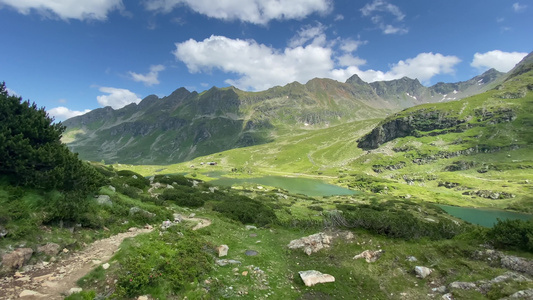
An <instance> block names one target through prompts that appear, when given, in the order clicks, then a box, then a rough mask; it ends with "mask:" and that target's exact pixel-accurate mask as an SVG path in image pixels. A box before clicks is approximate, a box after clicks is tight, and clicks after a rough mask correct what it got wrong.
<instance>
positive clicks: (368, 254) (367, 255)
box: [353, 249, 384, 263]
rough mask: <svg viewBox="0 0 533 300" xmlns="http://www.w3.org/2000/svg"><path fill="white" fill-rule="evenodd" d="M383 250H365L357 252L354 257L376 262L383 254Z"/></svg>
mask: <svg viewBox="0 0 533 300" xmlns="http://www.w3.org/2000/svg"><path fill="white" fill-rule="evenodd" d="M383 252H384V251H383V250H381V249H380V250H376V251H371V250H365V251H363V252H361V253H359V254H357V255H356V256H354V257H353V259H359V258H364V259H365V260H366V262H367V263H371V262H375V261H376V260H378V259H379V258H380V257H381V255H382V254H383Z"/></svg>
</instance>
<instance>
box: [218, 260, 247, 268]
mask: <svg viewBox="0 0 533 300" xmlns="http://www.w3.org/2000/svg"><path fill="white" fill-rule="evenodd" d="M215 263H216V264H217V265H219V266H221V267H223V266H227V265H240V264H241V262H240V261H238V260H233V259H217V260H216V262H215Z"/></svg>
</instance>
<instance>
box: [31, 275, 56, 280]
mask: <svg viewBox="0 0 533 300" xmlns="http://www.w3.org/2000/svg"><path fill="white" fill-rule="evenodd" d="M53 275H54V273H50V274H46V275H42V276H38V277H33V278H32V280H33V281H35V282H41V281H45V280H48V279H49V278H50V277H52V276H53Z"/></svg>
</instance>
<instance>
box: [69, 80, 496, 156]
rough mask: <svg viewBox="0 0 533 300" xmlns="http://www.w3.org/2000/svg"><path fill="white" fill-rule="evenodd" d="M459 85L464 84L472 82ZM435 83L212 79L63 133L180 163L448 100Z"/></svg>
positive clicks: (107, 152)
mask: <svg viewBox="0 0 533 300" xmlns="http://www.w3.org/2000/svg"><path fill="white" fill-rule="evenodd" d="M498 78H499V77H498V76H495V77H494V78H493V81H494V80H497V79H498ZM486 86H488V85H486ZM460 88H464V90H465V91H466V90H467V89H469V88H470V89H471V85H468V84H463V85H461V87H460ZM479 88H485V86H483V87H479ZM432 89H433V88H427V87H424V86H422V85H421V84H420V83H419V82H418V81H417V80H411V79H408V78H402V79H399V80H393V81H386V82H375V83H371V84H368V83H365V82H363V81H362V80H360V79H359V78H358V77H357V76H356V75H354V76H353V77H351V78H350V79H348V80H347V81H346V83H341V82H338V81H334V80H330V79H317V78H316V79H313V80H310V81H309V82H307V83H306V84H305V85H304V84H300V83H298V82H294V83H291V84H288V85H286V86H283V87H280V86H277V87H273V88H271V89H268V90H266V91H262V92H244V91H241V90H238V89H236V88H234V87H229V88H216V87H213V88H212V89H210V90H208V91H205V92H202V93H200V94H198V93H196V92H189V91H187V90H186V89H185V88H180V89H178V90H176V91H174V92H173V93H172V94H171V95H169V96H167V97H163V98H158V97H157V96H154V95H151V96H148V97H146V98H145V99H143V100H142V101H141V102H140V103H139V104H138V105H137V104H130V105H128V106H126V107H124V108H121V109H118V110H114V109H112V108H110V107H105V108H101V109H96V110H94V111H91V112H89V113H87V114H85V115H82V116H78V117H75V118H72V119H69V120H67V121H65V122H64V123H63V124H64V125H66V126H67V132H66V134H65V136H64V139H63V140H64V142H66V143H67V144H68V146H69V147H70V148H71V149H72V150H73V151H75V152H78V153H79V154H80V157H82V158H84V159H87V160H92V161H101V160H104V161H106V162H113V163H115V162H120V163H134V164H168V163H176V162H183V161H188V160H190V159H192V158H195V157H198V156H202V155H208V154H212V153H217V152H220V151H225V150H228V149H233V148H238V147H245V146H251V145H260V144H264V143H267V142H271V141H273V140H275V139H276V138H279V137H280V136H284V135H291V134H293V133H294V132H295V130H296V129H306V130H309V129H313V130H316V129H321V128H327V127H330V126H336V125H339V124H346V123H349V122H353V121H359V120H368V119H376V118H383V117H385V116H386V115H387V114H389V113H391V112H394V111H398V110H400V109H402V108H405V107H410V106H413V105H416V104H419V103H426V102H435V101H442V95H440V94H438V93H436V92H435V91H433V90H432ZM435 95H439V96H438V97H436V96H435ZM448 100H449V99H448Z"/></svg>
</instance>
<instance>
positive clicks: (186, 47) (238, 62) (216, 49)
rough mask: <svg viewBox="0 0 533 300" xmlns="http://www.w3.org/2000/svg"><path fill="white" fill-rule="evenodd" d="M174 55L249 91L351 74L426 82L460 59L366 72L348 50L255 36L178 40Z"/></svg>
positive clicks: (421, 60)
mask: <svg viewBox="0 0 533 300" xmlns="http://www.w3.org/2000/svg"><path fill="white" fill-rule="evenodd" d="M326 44H329V45H331V43H326ZM352 48H353V47H352ZM348 50H349V49H348ZM173 54H174V55H175V56H176V59H178V60H180V61H182V62H183V63H185V65H186V66H187V68H188V69H189V71H190V72H191V73H200V72H210V71H211V70H213V69H218V70H221V71H223V72H226V73H232V74H236V75H237V79H227V80H226V83H228V84H231V85H234V86H236V87H238V88H241V89H245V90H249V89H252V90H264V89H267V88H270V87H272V86H275V85H285V84H287V83H289V82H293V81H298V82H301V83H305V82H307V81H308V80H310V79H312V78H314V77H327V78H333V79H336V80H339V81H345V80H346V79H348V78H349V77H350V76H352V75H353V74H358V75H359V76H361V78H363V80H366V81H368V82H371V81H376V80H392V79H398V78H401V77H403V76H409V77H411V78H418V79H419V80H420V81H423V82H424V81H428V80H429V79H431V78H432V77H433V76H435V75H437V74H442V73H453V72H454V66H455V65H456V64H457V63H459V61H460V60H459V58H457V57H455V56H444V55H442V54H439V53H437V54H433V53H421V54H419V55H418V56H416V57H415V58H410V59H406V60H405V61H403V60H402V61H399V62H398V63H396V64H393V65H392V67H391V69H390V70H389V71H386V72H383V71H375V70H366V71H362V70H361V69H360V68H359V67H360V66H361V65H363V64H364V63H365V62H366V61H365V60H364V59H361V58H359V57H356V56H353V55H352V54H351V53H346V52H342V53H341V54H337V52H336V51H334V49H333V48H331V47H327V46H318V45H313V44H309V45H307V46H296V47H286V48H285V49H275V48H272V47H269V46H266V45H263V44H259V43H257V42H256V41H254V40H240V39H230V38H227V37H224V36H214V35H213V36H211V37H209V38H207V39H205V40H203V41H195V40H193V39H190V40H188V41H185V42H182V43H176V50H175V51H174V52H173Z"/></svg>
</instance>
